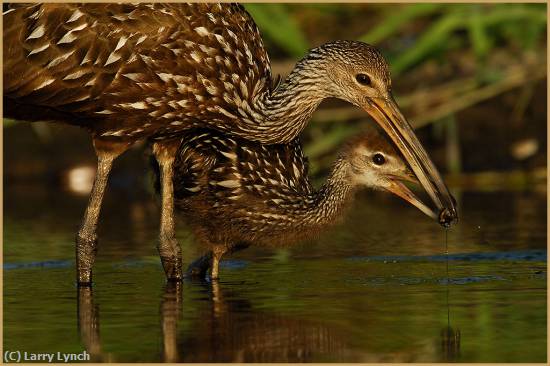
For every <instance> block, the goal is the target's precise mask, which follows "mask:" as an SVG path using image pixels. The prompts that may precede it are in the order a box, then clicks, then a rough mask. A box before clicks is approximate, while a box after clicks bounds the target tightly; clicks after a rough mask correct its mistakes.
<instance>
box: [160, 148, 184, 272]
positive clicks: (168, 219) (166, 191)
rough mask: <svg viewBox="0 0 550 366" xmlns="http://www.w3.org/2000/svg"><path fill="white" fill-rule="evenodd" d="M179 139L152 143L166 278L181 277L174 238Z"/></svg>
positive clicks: (161, 248) (179, 255)
mask: <svg viewBox="0 0 550 366" xmlns="http://www.w3.org/2000/svg"><path fill="white" fill-rule="evenodd" d="M180 142H181V140H179V139H177V140H166V141H157V142H155V143H153V154H154V155H155V158H156V159H157V162H158V164H159V167H160V184H161V187H162V207H161V214H160V241H159V244H158V251H159V254H160V259H161V261H162V266H163V267H164V272H165V273H166V278H167V279H168V280H175V281H179V280H181V279H182V270H181V265H182V264H181V261H182V259H181V248H180V246H179V244H178V242H177V240H176V234H175V229H174V184H173V182H172V177H173V173H174V170H173V164H174V159H175V157H176V152H177V150H178V147H179V144H180Z"/></svg>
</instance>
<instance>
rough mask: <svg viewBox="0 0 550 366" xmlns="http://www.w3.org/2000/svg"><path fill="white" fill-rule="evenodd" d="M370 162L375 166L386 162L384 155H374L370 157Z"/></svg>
mask: <svg viewBox="0 0 550 366" xmlns="http://www.w3.org/2000/svg"><path fill="white" fill-rule="evenodd" d="M372 162H373V163H374V164H376V165H382V164H384V163H385V162H386V159H385V158H384V155H382V154H380V153H376V154H374V156H373V157H372Z"/></svg>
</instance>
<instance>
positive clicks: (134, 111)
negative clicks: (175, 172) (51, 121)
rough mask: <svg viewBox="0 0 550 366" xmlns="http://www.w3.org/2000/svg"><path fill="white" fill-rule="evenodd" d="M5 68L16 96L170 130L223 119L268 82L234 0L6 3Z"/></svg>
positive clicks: (254, 33) (258, 46)
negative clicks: (225, 0) (206, 0)
mask: <svg viewBox="0 0 550 366" xmlns="http://www.w3.org/2000/svg"><path fill="white" fill-rule="evenodd" d="M3 73H4V95H5V96H6V97H7V98H9V99H11V100H14V101H17V102H18V103H22V104H30V105H39V106H45V107H51V108H55V109H56V110H61V111H66V112H71V113H77V114H79V115H81V116H83V115H85V116H92V117H101V118H102V119H103V120H107V121H108V120H109V119H117V120H118V122H117V123H118V126H120V119H121V116H124V123H128V124H130V123H131V122H139V121H141V122H139V123H141V124H145V123H147V121H149V120H152V119H155V120H156V121H158V120H161V121H162V122H163V123H165V124H166V125H171V126H174V128H176V127H177V126H181V125H185V124H187V123H189V121H193V120H217V121H218V122H219V121H222V118H220V117H224V116H223V113H229V114H235V113H238V108H237V107H236V105H237V106H238V104H236V103H235V101H240V102H242V101H245V100H246V101H249V103H250V102H251V101H252V100H253V99H254V98H255V97H256V96H257V95H259V94H261V93H265V92H267V91H269V87H270V85H271V82H272V77H271V70H270V64H269V59H268V56H267V54H266V52H265V49H264V47H263V44H262V40H261V37H260V35H259V32H258V29H257V27H256V25H255V24H254V22H253V20H252V19H251V18H250V16H249V15H248V14H247V13H246V11H245V10H244V9H243V8H242V7H241V6H239V5H235V4H79V5H76V4H32V5H19V4H15V5H11V7H10V8H9V9H8V10H7V11H5V12H4V69H3ZM220 108H221V109H222V110H223V112H221V113H220ZM129 112H130V113H129ZM224 121H231V119H228V118H226V119H225V120H224ZM67 122H69V123H70V121H67ZM172 122H176V123H174V124H172ZM229 123H231V122H229Z"/></svg>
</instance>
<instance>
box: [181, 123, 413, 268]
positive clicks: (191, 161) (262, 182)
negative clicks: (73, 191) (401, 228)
mask: <svg viewBox="0 0 550 366" xmlns="http://www.w3.org/2000/svg"><path fill="white" fill-rule="evenodd" d="M376 154H379V155H380V154H381V155H382V156H383V160H384V161H383V163H382V164H380V165H377V164H376V163H374V162H373V159H374V156H375V155H376ZM378 158H379V157H378ZM174 169H175V171H174V173H175V174H174V190H175V191H174V197H175V205H176V209H178V210H179V211H181V213H182V214H183V216H184V217H185V219H186V221H188V222H189V224H190V225H191V227H192V229H193V230H194V232H195V233H196V235H197V237H198V238H199V240H200V241H202V242H203V243H205V244H206V245H207V246H208V247H210V249H211V250H212V252H213V253H215V254H214V256H215V257H216V258H215V260H216V261H219V258H220V257H221V256H222V255H223V254H224V253H225V252H227V251H231V250H234V249H235V248H241V247H246V246H249V245H258V246H278V245H286V244H291V243H295V242H298V241H300V240H304V239H306V238H310V237H311V236H314V235H316V234H317V233H319V232H320V231H322V230H324V229H326V228H327V227H329V226H331V225H332V224H334V223H335V222H338V220H339V219H341V218H342V216H343V211H344V210H345V208H346V207H348V206H349V204H350V203H351V201H352V198H353V195H354V192H355V191H356V190H357V189H358V188H359V187H361V186H366V187H370V188H374V189H385V190H389V191H391V190H392V189H391V188H389V187H390V185H392V184H393V182H395V181H397V180H411V179H413V178H412V177H414V175H413V174H412V172H411V171H410V170H409V168H407V166H406V164H405V162H404V161H403V160H402V158H401V157H400V155H399V154H398V153H397V151H396V150H395V149H394V147H393V146H392V145H391V143H389V141H387V140H385V139H384V137H383V136H382V135H380V134H378V133H377V131H375V130H372V131H369V132H367V133H364V134H362V135H360V136H358V137H357V138H355V139H353V140H351V141H350V142H348V143H347V144H346V146H345V147H344V148H343V149H342V151H341V152H340V155H339V157H338V159H337V160H336V161H335V163H334V164H333V167H332V171H331V173H330V175H329V177H328V179H327V181H326V182H325V184H324V185H323V186H322V187H321V188H320V189H319V190H315V189H313V188H312V185H311V184H310V181H309V177H308V169H307V159H306V157H305V156H304V155H303V152H302V148H301V144H300V142H299V140H294V141H292V142H291V143H288V144H282V145H269V146H267V145H262V144H259V143H255V142H251V141H246V140H242V139H236V138H232V137H229V136H226V135H223V134H220V133H217V132H214V131H208V130H203V131H193V132H192V133H191V134H190V135H189V136H184V137H183V143H182V145H181V146H180V148H179V150H178V154H177V158H176V160H175V162H174ZM216 253H217V254H216ZM208 256H209V257H210V256H211V254H209V255H208ZM209 257H208V258H207V260H204V259H203V260H200V261H199V262H198V263H201V266H199V267H200V268H193V269H192V270H194V271H198V272H199V274H201V275H204V274H205V270H206V268H207V267H208V266H209V265H210V262H209V260H210V258H209ZM213 273H214V275H213V276H214V277H215V276H216V274H217V263H215V264H214V268H213Z"/></svg>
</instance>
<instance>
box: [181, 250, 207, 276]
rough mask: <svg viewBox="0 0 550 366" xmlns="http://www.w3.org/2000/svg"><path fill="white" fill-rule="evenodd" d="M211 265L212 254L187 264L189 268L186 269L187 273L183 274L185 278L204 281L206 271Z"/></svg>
mask: <svg viewBox="0 0 550 366" xmlns="http://www.w3.org/2000/svg"><path fill="white" fill-rule="evenodd" d="M211 263H212V254H206V255H203V256H202V257H200V258H199V259H197V260H195V261H193V262H192V263H191V264H189V266H188V267H187V271H186V272H185V277H186V278H194V279H201V280H204V279H206V275H207V274H208V269H209V268H210V266H211Z"/></svg>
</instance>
